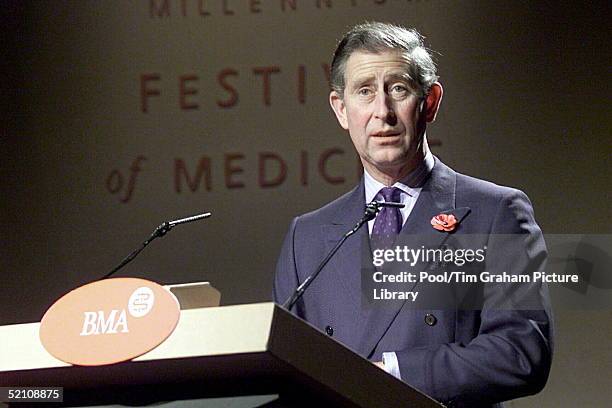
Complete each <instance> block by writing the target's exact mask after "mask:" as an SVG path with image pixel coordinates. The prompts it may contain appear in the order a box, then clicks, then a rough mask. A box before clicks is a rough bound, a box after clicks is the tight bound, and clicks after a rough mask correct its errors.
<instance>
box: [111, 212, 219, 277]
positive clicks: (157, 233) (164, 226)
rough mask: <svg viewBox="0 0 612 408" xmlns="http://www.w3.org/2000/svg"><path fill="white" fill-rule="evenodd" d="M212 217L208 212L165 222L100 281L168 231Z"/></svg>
mask: <svg viewBox="0 0 612 408" xmlns="http://www.w3.org/2000/svg"><path fill="white" fill-rule="evenodd" d="M211 215H212V214H211V213H209V212H206V213H202V214H197V215H192V216H190V217H186V218H181V219H178V220H174V221H165V222H163V223H162V224H161V225H160V226H159V227H157V228H155V231H153V233H152V234H151V236H150V237H149V238H147V239H146V240H145V241H144V242H143V243H142V245H141V246H140V248H137V249H136V250H134V251H133V252H132V253H131V254H129V255H128V256H127V257H125V259H124V260H123V261H121V263H119V265H117V266H115V267H114V268H113V270H112V271H110V272H109V273H107V274H106V275H104V276H103V277H102V278H100V279H107V278H110V277H111V276H112V275H113V274H114V273H115V272H117V271H118V270H119V269H121V268H123V267H124V266H125V265H127V264H128V263H129V262H131V261H132V260H133V259H134V258H136V255H138V254H139V253H140V251H142V250H143V249H145V247H146V246H147V245H149V244H150V243H151V241H153V240H154V239H155V238H158V237H163V236H164V235H166V233H167V232H168V231H170V230H171V229H172V228H174V227H175V226H176V225H179V224H185V223H187V222H193V221H198V220H202V219H204V218H208V217H210V216H211Z"/></svg>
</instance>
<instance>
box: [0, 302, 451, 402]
mask: <svg viewBox="0 0 612 408" xmlns="http://www.w3.org/2000/svg"><path fill="white" fill-rule="evenodd" d="M39 326H40V324H39V323H30V324H16V325H9V326H1V327H0V339H1V340H0V342H1V346H0V387H8V386H11V387H15V386H61V387H64V405H68V406H80V405H100V404H127V405H146V404H150V403H155V402H159V401H174V400H188V399H202V398H215V397H227V396H241V395H243V396H246V395H251V396H252V395H267V394H273V395H274V396H275V397H276V398H275V399H274V400H273V401H272V402H269V403H266V404H265V405H256V406H261V407H264V406H265V407H303V406H308V407H423V408H425V407H440V406H441V405H440V404H438V403H437V402H435V401H434V400H432V399H431V398H429V397H427V396H426V395H424V394H422V393H420V392H419V391H417V390H415V389H414V388H411V387H410V386H408V385H407V384H405V383H403V382H401V381H399V380H397V379H396V378H394V377H392V376H391V375H389V374H387V373H385V372H384V371H383V370H381V369H380V368H378V367H376V366H374V365H373V364H372V363H371V362H369V361H367V360H366V359H364V358H362V357H360V356H358V355H357V354H355V353H354V352H352V351H351V350H349V349H348V348H346V347H344V346H343V345H341V344H339V343H338V342H336V341H334V340H333V339H332V338H329V337H328V336H327V335H325V334H324V333H322V332H320V331H319V330H317V329H315V328H314V327H312V326H311V325H309V324H308V323H306V322H304V321H303V320H301V319H299V318H297V317H295V316H294V315H292V314H290V313H289V312H287V311H286V310H284V309H282V308H281V307H279V306H278V305H275V304H274V303H257V304H247V305H237V306H224V307H206V308H192V309H183V310H181V317H180V321H179V323H178V326H177V328H176V330H175V331H174V332H173V333H172V335H171V336H170V337H169V338H168V339H167V340H166V341H165V342H164V343H162V344H161V345H160V346H158V347H157V348H155V349H154V350H152V351H150V352H148V353H146V354H144V355H142V356H140V357H138V358H136V359H134V360H132V361H128V362H123V363H119V364H113V365H107V366H98V367H82V366H72V365H69V364H66V363H64V362H61V361H59V360H57V359H55V358H54V357H53V356H51V355H50V354H49V353H47V351H46V350H45V349H44V348H43V347H42V345H41V343H40V340H39V337H38V329H39ZM33 405H37V404H33ZM201 406H206V403H205V401H204V402H203V403H202V405H201Z"/></svg>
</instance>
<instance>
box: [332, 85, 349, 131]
mask: <svg viewBox="0 0 612 408" xmlns="http://www.w3.org/2000/svg"><path fill="white" fill-rule="evenodd" d="M329 104H330V106H331V108H332V109H333V110H334V113H335V114H336V119H338V123H339V124H340V126H342V128H343V129H345V130H348V120H346V106H345V105H344V101H343V100H342V96H340V94H338V92H336V91H331V92H330V93H329Z"/></svg>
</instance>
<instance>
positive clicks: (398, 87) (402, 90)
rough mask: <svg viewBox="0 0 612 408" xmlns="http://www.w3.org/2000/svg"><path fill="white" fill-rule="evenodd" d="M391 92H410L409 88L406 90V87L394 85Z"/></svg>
mask: <svg viewBox="0 0 612 408" xmlns="http://www.w3.org/2000/svg"><path fill="white" fill-rule="evenodd" d="M391 91H392V92H394V93H404V92H408V88H406V87H405V86H404V85H394V86H393V87H392V88H391Z"/></svg>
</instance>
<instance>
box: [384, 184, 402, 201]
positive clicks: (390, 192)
mask: <svg viewBox="0 0 612 408" xmlns="http://www.w3.org/2000/svg"><path fill="white" fill-rule="evenodd" d="M400 192H401V190H400V189H399V188H397V187H383V188H381V189H380V191H379V192H378V194H380V195H381V196H383V198H384V199H385V201H386V202H389V201H392V202H393V201H394V202H399V201H400Z"/></svg>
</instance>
